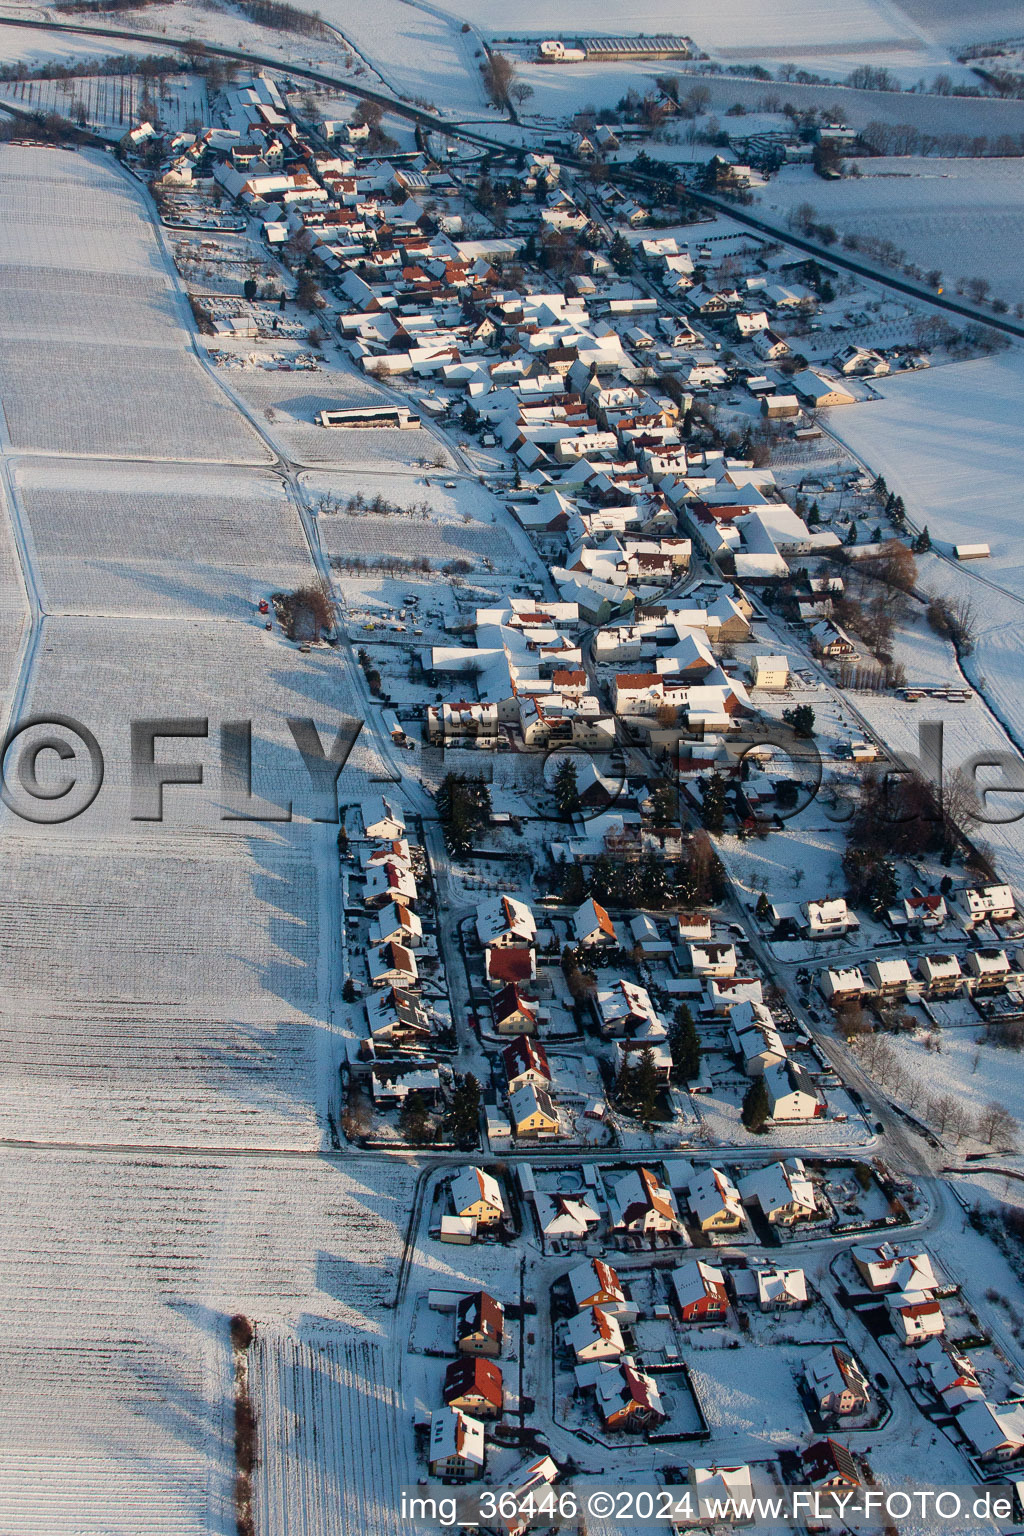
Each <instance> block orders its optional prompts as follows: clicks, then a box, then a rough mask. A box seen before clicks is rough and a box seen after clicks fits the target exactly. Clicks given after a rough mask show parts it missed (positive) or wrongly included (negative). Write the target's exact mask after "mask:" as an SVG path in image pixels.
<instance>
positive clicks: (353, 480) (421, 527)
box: [303, 431, 520, 579]
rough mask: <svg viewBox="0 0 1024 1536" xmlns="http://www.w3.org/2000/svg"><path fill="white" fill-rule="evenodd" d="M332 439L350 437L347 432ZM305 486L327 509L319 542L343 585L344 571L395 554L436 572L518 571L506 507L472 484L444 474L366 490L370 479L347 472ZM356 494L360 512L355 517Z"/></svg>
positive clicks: (381, 478)
mask: <svg viewBox="0 0 1024 1536" xmlns="http://www.w3.org/2000/svg"><path fill="white" fill-rule="evenodd" d="M325 435H326V433H325ZM333 435H334V436H336V437H346V438H347V437H349V436H351V434H350V433H349V432H347V431H346V432H336V433H334V434H333ZM362 435H364V434H360V436H362ZM408 435H409V434H406V436H408ZM422 446H423V448H426V447H428V446H432V443H431V444H424V445H422ZM443 473H444V472H443V471H442V474H443ZM428 482H429V483H428ZM303 483H304V485H305V488H306V490H307V492H308V495H309V499H310V501H311V502H312V503H313V505H314V506H317V507H322V508H323V510H322V512H321V514H320V517H319V527H320V538H321V541H322V543H323V547H324V550H325V552H326V553H327V555H328V557H329V558H330V559H331V560H332V561H334V560H337V561H338V562H339V572H340V575H341V578H342V579H345V577H346V575H350V574H352V573H351V572H346V570H345V565H346V563H347V562H349V561H351V560H363V561H365V562H366V563H367V565H369V566H373V565H374V564H377V563H378V562H380V563H385V562H386V560H387V557H388V556H389V555H391V554H394V555H395V556H396V557H397V558H400V559H426V560H429V561H430V563H431V565H432V567H434V569H437V570H439V569H441V567H442V566H444V565H445V564H447V563H448V562H449V561H452V560H468V561H469V563H470V565H471V566H472V567H473V568H474V569H475V570H476V571H477V572H480V571H482V570H485V569H486V570H490V569H492V568H493V567H495V566H497V567H499V568H505V567H507V566H509V565H511V564H516V565H517V566H518V561H519V558H520V557H519V556H518V555H517V551H516V547H515V545H514V544H513V541H512V537H511V536H510V534H509V532H508V531H506V529H505V528H504V527H503V526H501V525H500V523H499V518H502V517H503V514H502V512H501V508H500V505H499V503H498V502H497V501H496V500H495V498H494V496H493V495H492V494H491V492H490V491H488V490H486V489H484V488H483V487H482V486H479V485H477V484H475V483H474V482H473V481H471V480H467V479H465V478H460V479H459V480H458V481H457V482H455V483H453V484H449V485H446V484H444V483H443V482H442V480H441V479H440V478H439V476H438V474H437V473H432V474H420V475H418V476H416V477H412V476H408V475H395V474H391V475H387V474H384V473H381V474H379V475H374V478H373V482H372V486H371V487H370V488H367V485H366V480H365V478H364V477H361V476H359V477H357V476H351V475H346V474H344V473H342V474H336V475H332V476H330V478H329V479H328V478H327V477H326V476H324V477H321V476H318V475H307V476H304V477H303ZM355 495H358V496H359V497H360V498H361V505H360V506H358V507H355V506H353V507H352V508H351V510H350V509H349V503H350V501H351V499H352V498H353V496H355ZM378 498H379V499H378ZM334 508H337V509H338V510H336V511H335V510H333V509H334ZM399 508H401V509H402V510H401V511H398V510H396V509H399ZM424 514H426V515H424Z"/></svg>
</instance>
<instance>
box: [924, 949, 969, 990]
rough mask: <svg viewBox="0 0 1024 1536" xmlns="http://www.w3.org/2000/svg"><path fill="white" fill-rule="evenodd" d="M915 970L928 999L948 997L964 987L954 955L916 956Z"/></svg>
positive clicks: (961, 973) (958, 964)
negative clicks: (923, 985) (922, 983)
mask: <svg viewBox="0 0 1024 1536" xmlns="http://www.w3.org/2000/svg"><path fill="white" fill-rule="evenodd" d="M917 970H918V974H919V976H920V977H921V980H922V981H923V982H924V984H925V988H926V990H927V992H928V996H929V997H948V996H949V995H950V993H953V992H959V991H960V990H961V989H962V987H963V985H964V979H965V978H964V973H963V971H962V970H961V969H960V961H959V959H958V957H957V956H956V955H938V954H935V955H918V957H917Z"/></svg>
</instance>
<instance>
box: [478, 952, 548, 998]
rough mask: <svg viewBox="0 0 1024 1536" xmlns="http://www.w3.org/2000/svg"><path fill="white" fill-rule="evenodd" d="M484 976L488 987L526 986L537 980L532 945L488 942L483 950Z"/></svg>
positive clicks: (535, 954) (502, 989)
mask: <svg viewBox="0 0 1024 1536" xmlns="http://www.w3.org/2000/svg"><path fill="white" fill-rule="evenodd" d="M484 976H485V977H486V980H487V985H488V986H489V987H496V988H498V990H499V991H504V989H505V988H506V987H524V988H525V987H528V986H529V985H530V983H531V982H534V981H536V980H537V953H536V951H535V949H534V948H533V945H532V944H530V945H523V946H518V945H511V944H508V945H502V944H489V945H488V946H487V948H486V949H485V950H484Z"/></svg>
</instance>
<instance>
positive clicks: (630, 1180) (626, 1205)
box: [608, 1168, 683, 1233]
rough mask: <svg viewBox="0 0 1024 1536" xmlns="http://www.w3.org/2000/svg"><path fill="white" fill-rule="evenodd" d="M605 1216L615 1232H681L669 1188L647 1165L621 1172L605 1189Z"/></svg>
mask: <svg viewBox="0 0 1024 1536" xmlns="http://www.w3.org/2000/svg"><path fill="white" fill-rule="evenodd" d="M608 1219H609V1223H610V1225H611V1227H612V1229H613V1231H616V1232H642V1233H658V1232H675V1233H678V1232H681V1231H682V1229H683V1224H682V1221H681V1220H680V1217H679V1208H678V1206H677V1205H676V1200H675V1196H674V1195H673V1193H672V1191H671V1190H670V1189H669V1188H667V1186H666V1185H664V1184H663V1183H662V1182H661V1180H660V1179H659V1178H658V1176H657V1174H655V1173H652V1172H651V1170H650V1169H649V1168H633V1169H630V1171H629V1172H628V1173H624V1174H622V1175H621V1176H620V1177H619V1178H617V1179H616V1180H615V1182H614V1183H613V1184H612V1185H611V1187H610V1189H609V1191H608Z"/></svg>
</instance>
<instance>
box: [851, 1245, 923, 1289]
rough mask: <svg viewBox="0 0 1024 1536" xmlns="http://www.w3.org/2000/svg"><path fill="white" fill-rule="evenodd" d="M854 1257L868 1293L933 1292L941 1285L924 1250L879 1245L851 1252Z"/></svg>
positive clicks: (867, 1246)
mask: <svg viewBox="0 0 1024 1536" xmlns="http://www.w3.org/2000/svg"><path fill="white" fill-rule="evenodd" d="M851 1257H852V1259H853V1262H854V1264H855V1266H856V1268H857V1272H858V1274H859V1275H860V1277H861V1279H862V1280H863V1281H864V1284H865V1285H866V1286H867V1288H868V1290H869V1291H875V1292H876V1293H877V1292H882V1291H933V1290H934V1289H935V1287H936V1286H937V1285H938V1281H937V1280H936V1278H935V1270H934V1269H933V1267H932V1260H931V1255H930V1254H929V1253H928V1251H927V1249H925V1248H915V1247H914V1246H913V1245H912V1244H903V1245H901V1246H900V1247H896V1246H895V1245H894V1244H892V1243H878V1244H876V1245H875V1246H873V1247H872V1246H870V1245H864V1246H862V1247H858V1248H854V1249H852V1250H851Z"/></svg>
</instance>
